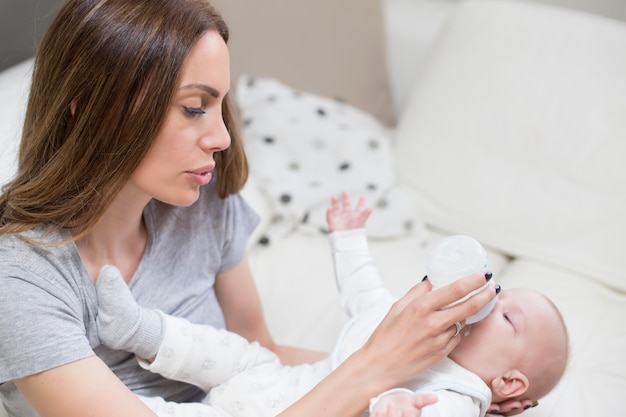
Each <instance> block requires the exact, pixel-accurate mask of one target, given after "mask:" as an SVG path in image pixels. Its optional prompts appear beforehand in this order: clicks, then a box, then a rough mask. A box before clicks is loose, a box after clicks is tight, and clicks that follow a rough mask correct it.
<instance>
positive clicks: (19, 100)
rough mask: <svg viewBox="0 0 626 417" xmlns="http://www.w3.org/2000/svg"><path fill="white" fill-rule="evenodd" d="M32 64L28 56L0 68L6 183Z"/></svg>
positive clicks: (0, 161) (0, 148)
mask: <svg viewBox="0 0 626 417" xmlns="http://www.w3.org/2000/svg"><path fill="white" fill-rule="evenodd" d="M32 65H33V62H32V59H29V60H26V61H24V62H22V63H20V64H18V65H15V66H13V67H11V68H9V69H6V70H4V71H2V72H0V185H1V184H4V183H6V182H7V181H8V180H9V179H10V178H11V177H12V176H13V175H14V174H15V170H16V168H17V149H18V146H19V142H20V138H21V134H22V123H23V122H24V113H25V112H26V102H27V100H28V93H29V89H30V77H31V72H32Z"/></svg>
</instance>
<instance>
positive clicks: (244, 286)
mask: <svg viewBox="0 0 626 417" xmlns="http://www.w3.org/2000/svg"><path fill="white" fill-rule="evenodd" d="M215 293H216V295H217V299H218V300H219V302H220V306H221V307H222V311H223V312H224V318H225V320H226V328H227V329H228V330H230V331H232V332H234V333H237V334H239V335H241V336H243V337H245V338H246V339H248V340H249V341H255V340H256V341H258V342H259V343H260V344H261V345H262V346H264V347H266V348H267V349H269V350H271V351H273V352H274V353H276V354H277V355H278V356H279V357H280V359H281V361H282V362H283V363H284V364H287V365H296V364H298V363H304V362H314V361H317V360H319V359H322V358H324V357H326V356H328V354H327V353H323V352H316V351H313V350H306V349H300V348H296V347H292V346H284V345H277V344H276V342H275V341H274V339H273V338H272V336H271V334H270V332H269V330H268V328H267V323H266V322H265V317H264V316H263V308H262V307H261V300H260V298H259V293H258V291H257V288H256V285H255V283H254V278H253V277H252V272H251V270H250V265H249V264H248V258H247V257H246V256H244V257H243V259H242V260H241V261H240V262H239V264H237V265H236V266H235V267H234V268H233V269H231V270H229V271H226V272H222V273H221V274H218V276H217V278H216V280H215Z"/></svg>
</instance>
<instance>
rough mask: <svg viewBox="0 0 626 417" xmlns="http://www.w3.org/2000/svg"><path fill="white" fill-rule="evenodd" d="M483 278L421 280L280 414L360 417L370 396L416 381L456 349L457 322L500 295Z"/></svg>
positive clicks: (297, 416) (457, 338) (300, 416)
mask: <svg viewBox="0 0 626 417" xmlns="http://www.w3.org/2000/svg"><path fill="white" fill-rule="evenodd" d="M485 282H486V278H485V277H484V276H482V275H481V274H474V275H472V276H469V277H467V278H463V279H460V280H458V281H456V282H454V283H452V284H449V285H447V286H445V287H442V288H439V289H436V290H432V285H431V284H430V282H428V280H425V281H423V282H421V283H419V284H417V285H416V286H414V287H413V288H412V289H411V290H409V292H408V293H407V294H406V295H405V296H404V297H402V298H401V299H400V300H398V301H396V302H395V303H394V305H393V306H392V307H391V309H390V310H389V312H388V313H387V315H386V316H385V318H384V319H383V321H382V322H381V323H380V324H379V325H378V327H377V328H376V330H375V331H374V333H373V334H372V336H371V337H370V338H369V340H368V341H367V342H366V343H365V345H364V346H363V347H361V348H360V349H359V350H357V351H356V352H354V353H353V354H352V355H350V356H349V357H348V358H347V359H346V360H345V361H344V362H343V363H342V364H341V365H339V366H338V367H337V368H336V369H335V370H334V371H333V372H331V373H330V375H329V376H327V377H326V378H325V379H324V380H323V381H321V382H320V383H319V384H317V385H316V386H315V387H314V388H313V389H312V390H311V391H309V393H307V394H306V395H305V396H304V397H302V398H301V399H300V400H298V401H296V402H295V403H294V404H292V405H291V406H290V407H288V408H287V409H286V410H285V411H283V412H282V413H280V414H279V416H280V417H304V416H313V415H320V414H321V415H324V416H327V417H356V416H358V415H360V414H361V413H362V412H363V410H365V409H366V407H367V401H369V399H370V398H372V397H375V396H377V395H378V394H380V393H381V392H383V391H386V390H388V389H390V388H393V387H397V386H400V385H402V384H404V383H406V382H408V381H410V380H412V379H413V378H414V377H415V376H416V375H418V374H420V373H421V372H423V371H425V370H426V369H428V368H429V367H430V366H431V365H433V364H434V363H436V362H438V361H439V360H441V359H443V358H445V357H446V356H447V355H448V354H449V353H450V351H451V350H452V349H454V347H455V346H456V345H457V344H458V342H459V340H460V338H459V337H455V333H456V330H457V326H456V325H455V323H457V322H460V323H461V324H460V326H462V325H463V323H464V322H465V318H466V317H469V316H471V315H473V314H476V313H477V312H478V311H480V309H481V308H483V307H484V306H485V305H486V304H487V303H488V302H489V301H491V300H492V299H493V298H494V297H495V296H496V290H495V287H493V286H486V285H485ZM481 287H484V288H483V289H481V290H480V291H478V292H476V294H474V295H473V296H472V297H470V298H468V299H467V300H465V301H462V302H460V303H458V304H456V305H455V306H453V307H449V308H446V306H448V305H450V304H451V303H453V302H455V301H458V300H461V299H462V298H464V297H465V296H467V295H468V294H470V293H471V292H472V291H474V290H477V289H479V288H481Z"/></svg>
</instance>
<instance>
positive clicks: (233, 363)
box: [140, 229, 491, 417]
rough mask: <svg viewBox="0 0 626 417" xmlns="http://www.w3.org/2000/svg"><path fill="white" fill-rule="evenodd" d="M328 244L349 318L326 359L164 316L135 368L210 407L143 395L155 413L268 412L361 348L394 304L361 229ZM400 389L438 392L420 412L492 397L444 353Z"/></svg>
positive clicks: (468, 409)
mask: <svg viewBox="0 0 626 417" xmlns="http://www.w3.org/2000/svg"><path fill="white" fill-rule="evenodd" d="M330 243H331V247H332V254H333V260H334V266H335V274H336V277H337V285H338V288H339V294H340V299H341V303H342V306H343V308H344V309H345V311H346V312H347V313H348V315H349V316H350V317H351V320H350V321H349V322H348V323H347V324H346V326H345V327H344V328H343V329H342V331H341V333H340V335H339V338H338V340H337V343H336V344H335V347H334V349H333V352H332V353H331V355H330V357H329V358H327V359H324V360H321V361H319V362H316V363H314V364H302V365H298V366H285V365H282V364H281V363H280V360H279V359H278V357H277V356H276V355H275V354H274V353H273V352H271V351H269V350H267V349H265V348H263V347H262V346H260V345H259V344H258V343H257V342H253V343H249V342H248V341H247V340H246V339H244V338H242V337H240V336H238V335H237V334H234V333H231V332H228V331H226V330H223V329H215V328H213V327H210V326H202V325H196V324H191V323H189V322H188V321H186V320H184V319H180V318H175V317H171V316H165V315H164V316H163V318H164V323H165V326H164V327H165V337H164V340H163V343H162V345H161V347H160V349H159V353H158V354H157V356H156V359H155V361H154V362H153V363H151V364H148V363H146V362H143V361H140V365H141V366H142V367H144V368H146V369H148V370H150V371H152V372H157V373H159V374H162V375H163V376H165V377H167V378H171V379H176V380H182V381H184V382H188V383H191V384H194V385H197V386H199V387H200V388H202V389H203V390H205V391H208V392H209V394H208V395H207V397H206V399H205V400H204V401H203V403H204V404H206V405H210V406H211V407H206V405H204V404H181V406H182V407H185V408H186V409H187V410H188V411H187V412H185V413H180V414H177V407H176V406H177V405H176V404H171V403H167V402H164V401H163V400H162V399H150V398H142V399H143V400H144V401H145V402H146V403H147V404H148V405H149V406H150V407H152V408H153V410H154V411H155V412H156V413H157V414H158V415H159V417H170V416H183V415H184V416H186V417H189V416H193V417H196V416H231V417H249V416H255V417H265V416H267V417H270V416H275V415H277V414H279V413H280V412H281V411H283V410H284V409H285V408H287V407H288V406H289V405H291V404H292V403H294V402H295V401H296V400H297V399H299V398H300V397H302V396H303V395H304V394H306V393H307V392H308V391H309V390H310V389H311V388H313V387H314V386H315V385H316V384H317V383H318V382H320V381H321V380H322V379H323V378H324V377H326V376H327V375H328V374H329V373H330V371H331V370H332V369H334V368H335V367H337V366H338V365H339V364H340V363H341V362H343V361H344V360H345V359H346V358H347V357H348V356H349V355H350V354H352V353H353V352H354V351H355V350H357V349H359V348H360V347H361V346H362V345H363V343H364V342H365V341H366V340H367V339H368V338H369V336H370V335H371V333H372V332H373V330H374V329H375V328H376V326H377V325H378V324H379V323H380V321H381V320H382V319H383V317H384V315H385V314H386V313H387V311H388V310H389V308H390V307H391V305H392V304H393V302H394V301H395V298H394V297H392V296H391V294H390V293H389V291H388V290H387V289H386V288H384V287H383V286H382V283H381V281H380V278H379V276H378V272H377V270H376V269H375V268H374V266H373V264H372V258H371V256H370V254H369V249H368V246H367V239H366V235H365V230H364V229H357V230H348V231H341V232H335V233H332V234H331V235H330ZM405 388H410V389H411V390H424V391H431V392H435V393H436V394H437V395H438V397H439V401H438V402H437V403H435V404H433V405H430V406H427V407H425V408H424V409H423V410H422V417H435V416H451V415H463V416H476V417H478V416H480V417H482V416H484V415H485V413H486V410H487V407H488V406H489V404H490V402H491V392H490V390H489V388H488V387H487V385H485V383H484V382H483V381H482V380H481V379H480V378H479V377H478V376H476V375H475V374H473V373H471V372H469V371H467V370H466V369H464V368H462V367H461V366H459V365H458V364H456V363H455V362H454V361H452V360H450V359H448V358H446V359H444V360H443V361H441V362H439V363H438V364H436V365H435V366H433V367H432V368H431V369H429V370H427V371H425V372H424V373H422V374H421V375H419V376H417V377H416V378H415V380H413V381H412V382H411V384H410V385H407V386H406V387H405ZM195 406H198V407H197V410H198V411H197V412H196V413H195V414H194V413H191V412H189V411H191V410H192V409H193V410H196V409H195V408H193V407H195ZM202 407H204V408H202Z"/></svg>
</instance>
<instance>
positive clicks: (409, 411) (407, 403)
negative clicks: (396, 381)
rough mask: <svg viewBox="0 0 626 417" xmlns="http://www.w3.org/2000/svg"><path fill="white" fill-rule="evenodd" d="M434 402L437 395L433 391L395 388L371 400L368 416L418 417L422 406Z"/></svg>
mask: <svg viewBox="0 0 626 417" xmlns="http://www.w3.org/2000/svg"><path fill="white" fill-rule="evenodd" d="M435 402H437V395H435V394H434V393H430V392H413V391H411V390H409V389H406V388H395V389H392V390H389V391H385V392H384V393H382V394H381V395H379V396H378V397H376V398H373V399H372V400H371V402H370V417H387V416H394V417H419V416H420V415H421V414H422V408H424V407H425V406H427V405H430V404H434V403H435Z"/></svg>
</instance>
